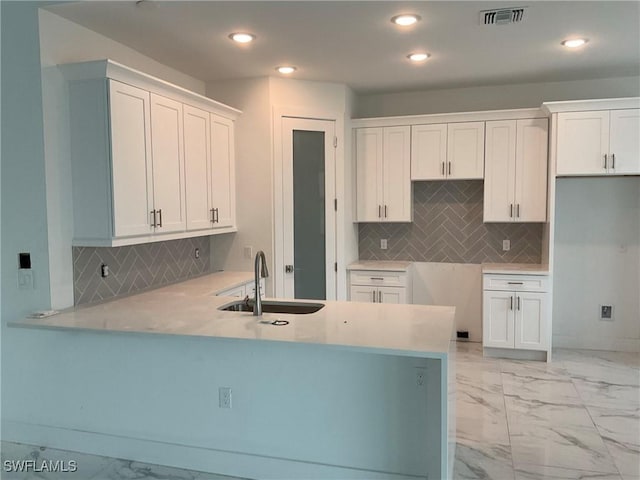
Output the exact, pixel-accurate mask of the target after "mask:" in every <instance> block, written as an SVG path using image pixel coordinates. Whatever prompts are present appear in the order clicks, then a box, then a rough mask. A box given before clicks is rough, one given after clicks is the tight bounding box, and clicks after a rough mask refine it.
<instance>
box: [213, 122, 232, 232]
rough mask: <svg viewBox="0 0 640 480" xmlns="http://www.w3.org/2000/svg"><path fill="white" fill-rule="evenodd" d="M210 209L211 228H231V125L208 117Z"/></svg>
mask: <svg viewBox="0 0 640 480" xmlns="http://www.w3.org/2000/svg"><path fill="white" fill-rule="evenodd" d="M211 164H212V168H211V198H212V200H211V208H213V227H214V228H218V227H230V226H232V225H234V224H235V209H236V206H235V196H234V193H233V192H234V189H233V188H231V186H232V185H235V181H236V180H235V152H234V129H233V121H232V120H229V119H228V118H223V117H220V116H218V115H213V114H212V115H211Z"/></svg>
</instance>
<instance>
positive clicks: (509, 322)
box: [482, 291, 514, 348]
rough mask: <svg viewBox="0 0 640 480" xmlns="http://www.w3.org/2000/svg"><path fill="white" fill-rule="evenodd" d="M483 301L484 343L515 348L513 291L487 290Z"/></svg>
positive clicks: (485, 345) (484, 344)
mask: <svg viewBox="0 0 640 480" xmlns="http://www.w3.org/2000/svg"><path fill="white" fill-rule="evenodd" d="M482 301H483V303H482V310H483V312H482V345H483V346H484V347H499V348H513V345H514V326H513V322H514V320H513V318H514V310H513V309H514V305H513V304H514V294H513V292H494V291H485V292H484V294H483V298H482Z"/></svg>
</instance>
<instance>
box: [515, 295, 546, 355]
mask: <svg viewBox="0 0 640 480" xmlns="http://www.w3.org/2000/svg"><path fill="white" fill-rule="evenodd" d="M547 299H548V294H546V293H529V292H517V293H516V294H515V307H514V311H515V348H523V349H529V350H546V348H547V343H548V335H547V318H546V312H547V308H548V307H547V301H548V300H547Z"/></svg>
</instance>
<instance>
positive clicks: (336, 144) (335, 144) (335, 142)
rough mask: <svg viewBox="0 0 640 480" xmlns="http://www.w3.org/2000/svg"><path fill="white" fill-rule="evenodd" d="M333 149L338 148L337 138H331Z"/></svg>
mask: <svg viewBox="0 0 640 480" xmlns="http://www.w3.org/2000/svg"><path fill="white" fill-rule="evenodd" d="M333 148H338V137H337V136H336V137H333Z"/></svg>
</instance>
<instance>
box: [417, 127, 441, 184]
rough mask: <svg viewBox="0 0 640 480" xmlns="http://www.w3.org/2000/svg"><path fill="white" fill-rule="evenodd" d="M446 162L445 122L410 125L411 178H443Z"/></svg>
mask: <svg viewBox="0 0 640 480" xmlns="http://www.w3.org/2000/svg"><path fill="white" fill-rule="evenodd" d="M446 164H447V124H446V123H442V124H435V125H413V126H412V127H411V180H443V179H444V178H445V176H446V166H447V165H446Z"/></svg>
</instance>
